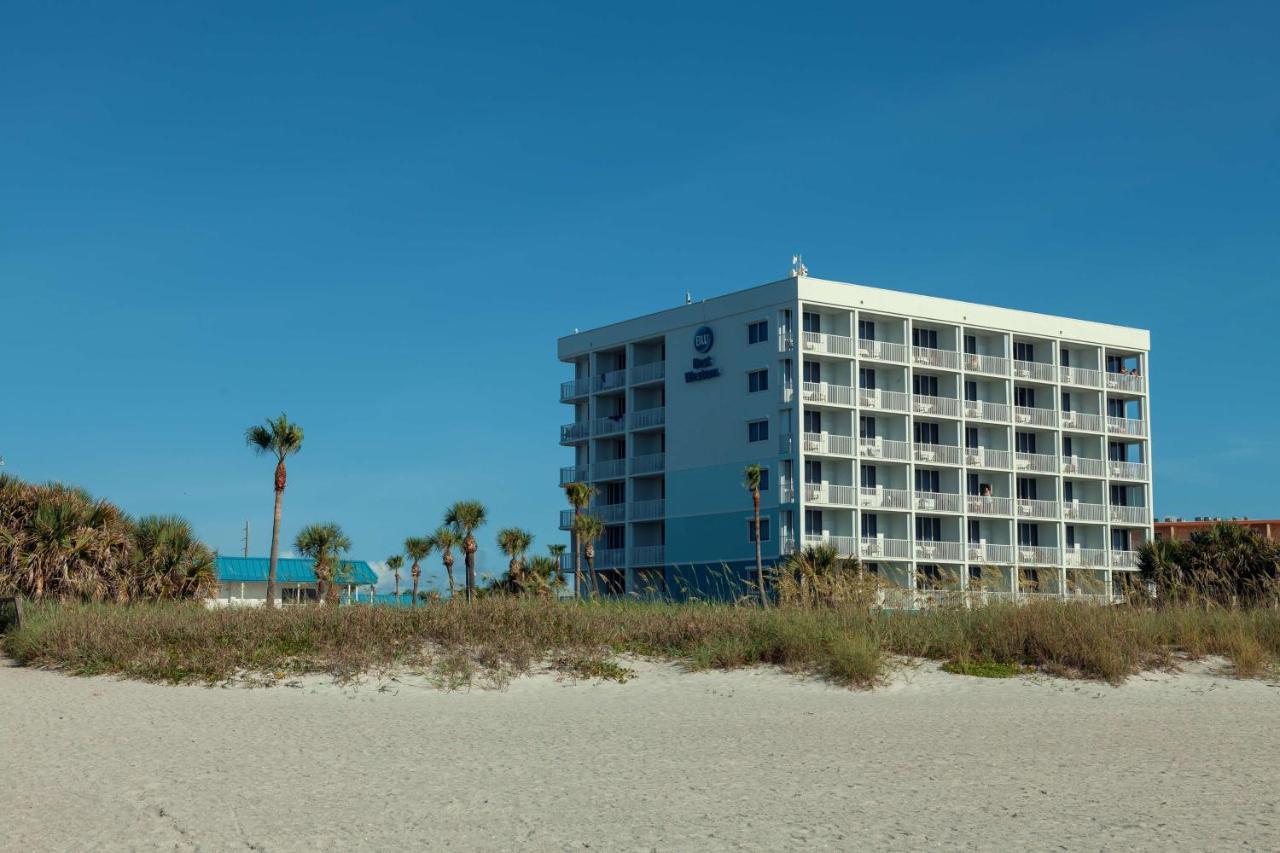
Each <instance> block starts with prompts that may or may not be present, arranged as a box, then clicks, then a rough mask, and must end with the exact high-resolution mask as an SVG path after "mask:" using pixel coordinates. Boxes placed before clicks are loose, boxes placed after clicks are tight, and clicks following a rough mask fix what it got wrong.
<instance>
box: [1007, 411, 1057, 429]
mask: <svg viewBox="0 0 1280 853" xmlns="http://www.w3.org/2000/svg"><path fill="white" fill-rule="evenodd" d="M1013 422H1014V423H1015V424H1018V425H1019V426H1042V427H1054V426H1057V425H1058V413H1057V412H1055V411H1054V410H1053V409H1034V408H1031V407H1029V406H1014V407H1013Z"/></svg>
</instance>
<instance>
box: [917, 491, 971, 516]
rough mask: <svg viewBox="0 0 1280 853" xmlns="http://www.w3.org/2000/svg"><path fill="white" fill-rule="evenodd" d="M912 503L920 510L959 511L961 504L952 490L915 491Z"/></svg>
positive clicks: (958, 496)
mask: <svg viewBox="0 0 1280 853" xmlns="http://www.w3.org/2000/svg"><path fill="white" fill-rule="evenodd" d="M913 503H914V504H915V508H916V509H917V510H920V511H922V512H961V511H962V504H963V502H962V501H961V499H960V495H958V494H955V493H953V492H916V493H915V499H914V501H913Z"/></svg>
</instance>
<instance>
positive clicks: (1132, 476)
mask: <svg viewBox="0 0 1280 853" xmlns="http://www.w3.org/2000/svg"><path fill="white" fill-rule="evenodd" d="M1107 471H1108V473H1109V474H1110V475H1111V477H1112V478H1113V479H1116V480H1147V479H1150V471H1151V469H1150V468H1148V467H1147V463H1145V462H1119V461H1116V460H1110V461H1108V462H1107Z"/></svg>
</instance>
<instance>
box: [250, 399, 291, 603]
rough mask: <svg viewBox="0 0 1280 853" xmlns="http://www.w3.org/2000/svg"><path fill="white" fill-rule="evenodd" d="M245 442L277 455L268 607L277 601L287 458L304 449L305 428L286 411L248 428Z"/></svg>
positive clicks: (260, 453)
mask: <svg viewBox="0 0 1280 853" xmlns="http://www.w3.org/2000/svg"><path fill="white" fill-rule="evenodd" d="M244 440H245V443H246V444H248V445H249V446H250V447H252V448H253V449H254V450H255V451H256V452H257V453H258V454H259V455H264V456H265V455H267V454H270V455H272V456H274V457H276V475H275V489H276V508H275V516H274V519H273V520H272V522H271V563H270V565H269V566H268V568H267V601H266V606H267V607H275V604H276V564H277V563H278V562H279V561H280V503H281V501H282V500H283V499H284V487H285V481H286V480H287V479H288V475H287V473H286V472H285V468H284V460H285V457H287V456H292V455H293V454H295V453H297V452H298V451H299V450H301V449H302V427H300V426H298V425H297V424H295V423H293V422H292V421H290V420H289V417H288V416H287V415H285V414H284V413H283V412H281V413H280V417H278V418H267V422H266V423H265V424H259V425H257V426H251V427H249V428H248V429H247V430H245V431H244Z"/></svg>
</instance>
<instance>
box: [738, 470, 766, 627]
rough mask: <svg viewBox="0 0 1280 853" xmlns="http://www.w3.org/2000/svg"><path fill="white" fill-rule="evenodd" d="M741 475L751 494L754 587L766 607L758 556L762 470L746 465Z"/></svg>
mask: <svg viewBox="0 0 1280 853" xmlns="http://www.w3.org/2000/svg"><path fill="white" fill-rule="evenodd" d="M742 474H743V477H744V478H745V479H744V482H745V485H746V487H747V491H748V492H750V493H751V511H752V521H751V523H752V528H751V529H752V531H753V535H752V537H751V538H752V539H754V540H755V543H756V587H757V588H758V589H759V590H760V606H761V607H768V606H769V596H768V594H767V593H766V592H765V588H764V559H763V558H762V557H761V555H760V479H761V478H762V477H763V476H764V469H763V468H761V467H760V466H759V465H748V466H747V467H746V468H745V469H744V470H743V472H742Z"/></svg>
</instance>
